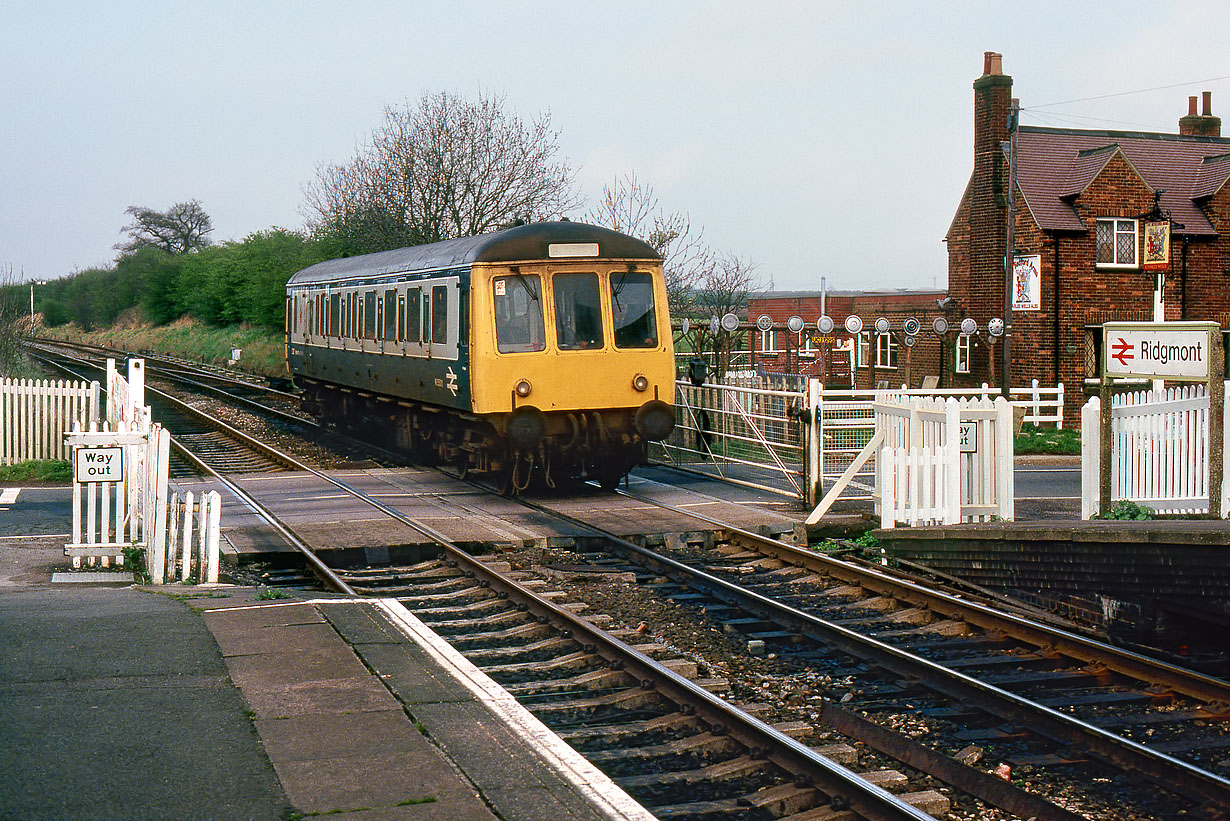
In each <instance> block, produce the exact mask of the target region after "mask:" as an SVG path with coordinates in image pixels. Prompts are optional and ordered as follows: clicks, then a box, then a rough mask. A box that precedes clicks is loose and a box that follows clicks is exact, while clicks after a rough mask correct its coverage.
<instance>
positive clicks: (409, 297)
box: [406, 288, 423, 345]
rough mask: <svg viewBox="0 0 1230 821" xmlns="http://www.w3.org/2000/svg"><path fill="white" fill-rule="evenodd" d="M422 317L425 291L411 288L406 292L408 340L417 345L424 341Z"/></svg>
mask: <svg viewBox="0 0 1230 821" xmlns="http://www.w3.org/2000/svg"><path fill="white" fill-rule="evenodd" d="M422 316H423V290H422V289H421V288H411V289H410V290H408V291H406V339H407V340H408V341H410V342H413V343H415V344H416V345H417V344H418V343H419V342H421V341H422V339H423V330H422V327H423V326H422V322H421V318H422Z"/></svg>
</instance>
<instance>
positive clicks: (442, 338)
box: [431, 285, 448, 345]
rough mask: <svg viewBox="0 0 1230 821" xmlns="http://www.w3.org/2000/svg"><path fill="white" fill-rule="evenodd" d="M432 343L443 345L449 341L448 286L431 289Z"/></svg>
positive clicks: (437, 286) (436, 286)
mask: <svg viewBox="0 0 1230 821" xmlns="http://www.w3.org/2000/svg"><path fill="white" fill-rule="evenodd" d="M431 341H432V342H434V343H435V344H437V345H443V344H444V343H445V342H447V341H448V286H447V285H435V286H432V289H431Z"/></svg>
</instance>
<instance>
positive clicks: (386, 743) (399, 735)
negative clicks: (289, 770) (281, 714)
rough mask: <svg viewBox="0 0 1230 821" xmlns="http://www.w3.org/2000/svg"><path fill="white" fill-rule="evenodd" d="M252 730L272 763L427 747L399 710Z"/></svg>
mask: <svg viewBox="0 0 1230 821" xmlns="http://www.w3.org/2000/svg"><path fill="white" fill-rule="evenodd" d="M256 729H257V731H258V732H259V733H260V736H261V740H262V741H263V742H264V744H265V752H267V753H269V758H270V760H272V761H274V762H283V761H311V760H315V759H323V758H342V757H345V756H348V755H352V754H353V753H354V751H355V750H356V749H372V750H383V751H387V752H396V751H399V750H400V751H403V752H412V751H414V750H421V749H425V748H428V747H430V746H431V742H429V741H427V740H426V739H424V738H423V736H422V734H421V733H420V732H419V731H418V730H417V729H416V728H415V727H414V726H413V724H412V723H411V722H410V719H409V718H407V717H406V713H405V711H404V710H402V709H401V707H400V706H399V707H396V708H394V709H392V710H378V711H373V712H369V713H335V714H330V713H313V714H311V715H307V716H289V717H287V718H270V719H266V718H261V719H257V720H256Z"/></svg>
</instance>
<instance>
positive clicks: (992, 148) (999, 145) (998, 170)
mask: <svg viewBox="0 0 1230 821" xmlns="http://www.w3.org/2000/svg"><path fill="white" fill-rule="evenodd" d="M1011 107H1012V78H1011V77H1009V76H1008V75H1006V74H1004V71H1003V56H1002V55H1000V54H998V53H996V52H993V51H988V52H986V53H985V54H984V55H983V58H982V76H981V77H979V78H978V79H977V80H974V176H973V179H972V180H971V186H970V198H969V208H970V227H969V236H970V240H969V242H970V245H969V280H968V282H965V283H954V278H953V276H952V274H951V273H950V276H949V287H950V289H955V290H964V294H963V296H962V299H963V301H964V302H965V303H966V307H967V308H968V309H969V310H976V311H977V312H978V314H979V315H982V314H983V313H986V315H987V316H998V315H999V313H1000V312H998V311H995V310H994V307H995V306H996V305H997V304H1002V294H1003V282H1004V251H1005V248H1006V246H1007V241H1008V239H1007V228H1008V208H1007V202H1008V198H1007V197H1008V157H1007V153H1006V152H1005V150H1004V145H1005V144H1006V143H1007V140H1008V136H1009V131H1008V118H1009V115H1010V114H1011ZM962 286H963V287H962ZM997 294H999V295H1000V296H998V297H997V296H996V295H997Z"/></svg>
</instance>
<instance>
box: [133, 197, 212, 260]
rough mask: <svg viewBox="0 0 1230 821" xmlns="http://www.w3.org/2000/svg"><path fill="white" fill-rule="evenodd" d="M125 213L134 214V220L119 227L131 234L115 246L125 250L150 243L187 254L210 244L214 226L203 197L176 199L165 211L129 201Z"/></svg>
mask: <svg viewBox="0 0 1230 821" xmlns="http://www.w3.org/2000/svg"><path fill="white" fill-rule="evenodd" d="M124 213H125V214H129V215H131V216H132V218H133V221H132V223H131V224H129V225H125V226H124V227H123V228H121V229H120V230H121V231H124V232H126V233H127V234H128V242H121V243H119V244H117V245H116V246H115V248H116V250H118V251H122V252H124V253H126V254H131V253H134V252H136V251H139V250H140V249H142V248H151V247H152V248H161V249H162V250H164V251H166V252H167V253H170V254H186V253H188V252H190V251H196V250H199V249H201V248H204V247H206V246H208V245H209V232H210V231H212V230H214V226H213V221H212V220H211V219H210V218H209V214H206V213H205V209H204V208H202V207H201V201H200V200H188V201H186V202H177V203H175V204H174V205H172V206H171V207H170V208H168V209H167V210H166V211H155V210H154V209H152V208H145V207H143V206H140V205H130V206H128V208H126V209H124Z"/></svg>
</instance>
